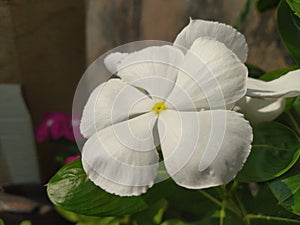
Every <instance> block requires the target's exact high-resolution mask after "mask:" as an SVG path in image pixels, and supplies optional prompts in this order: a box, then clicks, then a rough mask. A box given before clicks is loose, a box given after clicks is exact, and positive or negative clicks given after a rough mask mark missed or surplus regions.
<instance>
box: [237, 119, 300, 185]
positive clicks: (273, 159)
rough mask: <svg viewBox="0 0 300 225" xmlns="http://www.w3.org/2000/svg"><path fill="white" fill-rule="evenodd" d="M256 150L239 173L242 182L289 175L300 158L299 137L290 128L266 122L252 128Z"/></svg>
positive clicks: (238, 178)
mask: <svg viewBox="0 0 300 225" xmlns="http://www.w3.org/2000/svg"><path fill="white" fill-rule="evenodd" d="M253 133H254V140H253V147H252V150H251V153H250V156H249V157H248V159H247V161H246V163H245V165H244V168H243V169H242V171H241V172H240V173H239V174H238V176H237V180H239V181H241V182H261V181H267V180H271V179H274V178H276V177H278V176H280V175H282V174H284V173H285V172H287V171H288V170H289V169H290V168H291V167H292V166H293V165H294V164H295V163H296V162H297V160H298V158H299V156H300V143H299V140H298V137H297V135H296V134H295V133H294V132H293V131H292V130H291V129H290V128H288V127H286V126H284V125H282V124H279V123H276V122H266V123H262V124H258V125H256V126H254V127H253Z"/></svg>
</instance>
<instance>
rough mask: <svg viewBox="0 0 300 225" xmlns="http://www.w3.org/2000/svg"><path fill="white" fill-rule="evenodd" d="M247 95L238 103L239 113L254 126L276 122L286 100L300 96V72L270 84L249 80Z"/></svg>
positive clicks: (287, 75) (292, 72)
mask: <svg viewBox="0 0 300 225" xmlns="http://www.w3.org/2000/svg"><path fill="white" fill-rule="evenodd" d="M246 95H247V96H245V97H244V98H242V99H241V100H239V101H238V102H237V104H236V107H235V109H236V110H237V111H241V112H242V113H243V114H244V115H245V116H246V118H247V119H248V120H249V121H250V122H251V123H252V124H255V123H261V122H265V121H271V120H274V119H276V118H277V117H278V116H279V115H280V114H281V113H282V112H283V111H284V108H285V98H289V97H295V96H298V95H300V70H295V71H291V72H288V73H287V74H286V75H284V76H282V77H280V78H278V79H275V80H273V81H270V82H265V81H261V80H256V79H252V78H248V81H247V94H246Z"/></svg>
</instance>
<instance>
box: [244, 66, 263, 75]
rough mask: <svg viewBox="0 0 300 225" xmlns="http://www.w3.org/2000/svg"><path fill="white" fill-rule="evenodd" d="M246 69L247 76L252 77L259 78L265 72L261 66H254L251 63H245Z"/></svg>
mask: <svg viewBox="0 0 300 225" xmlns="http://www.w3.org/2000/svg"><path fill="white" fill-rule="evenodd" d="M246 66H247V69H248V76H249V77H252V78H259V77H260V76H262V75H263V74H265V71H263V70H262V69H261V68H259V67H257V66H254V65H252V64H249V63H247V64H246Z"/></svg>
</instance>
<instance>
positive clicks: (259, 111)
mask: <svg viewBox="0 0 300 225" xmlns="http://www.w3.org/2000/svg"><path fill="white" fill-rule="evenodd" d="M284 107H285V99H283V98H275V99H274V98H273V99H272V98H271V99H270V98H269V99H257V98H251V97H248V96H245V97H244V98H242V99H241V100H239V101H238V102H237V103H236V106H235V107H234V110H235V111H238V112H241V113H243V114H244V115H245V117H246V119H247V120H249V121H250V123H251V124H257V123H262V122H267V121H272V120H274V119H276V118H277V117H278V116H279V115H280V114H281V113H282V112H283V111H284Z"/></svg>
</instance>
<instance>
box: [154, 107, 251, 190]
mask: <svg viewBox="0 0 300 225" xmlns="http://www.w3.org/2000/svg"><path fill="white" fill-rule="evenodd" d="M158 130H159V135H160V137H162V140H161V149H162V152H163V156H164V162H165V165H166V169H167V171H168V173H169V174H170V175H171V177H172V178H173V179H174V180H175V182H176V183H177V184H178V185H181V186H183V187H187V188H192V189H199V188H207V187H212V186H217V185H221V184H226V183H228V182H229V181H231V180H232V179H233V178H234V177H235V176H236V174H237V173H238V171H240V169H241V168H242V166H243V164H244V162H245V161H246V159H247V157H248V155H249V153H250V149H251V142H252V129H251V127H250V125H249V123H248V122H247V121H246V120H245V119H244V118H243V117H242V115H241V114H238V113H236V112H233V111H227V110H212V111H203V112H198V113H195V112H176V111H171V110H165V111H163V112H161V114H160V116H159V119H158Z"/></svg>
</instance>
